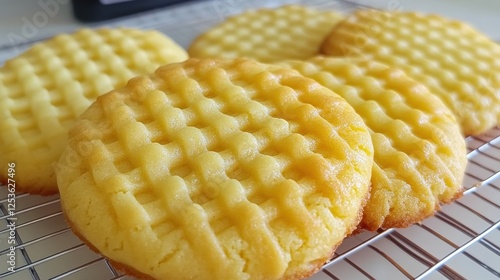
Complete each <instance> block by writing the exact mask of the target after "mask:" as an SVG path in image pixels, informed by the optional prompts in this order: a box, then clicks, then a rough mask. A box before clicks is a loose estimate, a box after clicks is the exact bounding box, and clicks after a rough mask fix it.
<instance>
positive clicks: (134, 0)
mask: <svg viewBox="0 0 500 280" xmlns="http://www.w3.org/2000/svg"><path fill="white" fill-rule="evenodd" d="M189 1H192V0H72V3H73V13H74V15H75V17H76V18H77V19H78V20H80V21H83V22H96V21H103V20H107V19H112V18H117V17H122V16H126V15H131V14H134V13H138V12H143V11H147V10H151V9H156V8H160V7H164V6H168V5H173V4H178V3H182V2H189Z"/></svg>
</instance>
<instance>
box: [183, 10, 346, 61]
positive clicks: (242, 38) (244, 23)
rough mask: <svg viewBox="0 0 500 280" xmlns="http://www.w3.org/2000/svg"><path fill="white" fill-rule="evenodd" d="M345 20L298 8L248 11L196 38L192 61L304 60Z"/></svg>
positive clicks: (315, 53)
mask: <svg viewBox="0 0 500 280" xmlns="http://www.w3.org/2000/svg"><path fill="white" fill-rule="evenodd" d="M342 18H343V15H341V14H340V13H338V12H336V11H320V10H315V9H313V8H308V7H305V6H299V5H286V6H282V7H279V8H275V9H258V10H251V11H247V12H244V13H241V14H238V15H235V16H231V17H229V18H227V19H226V20H225V21H223V22H222V23H220V24H219V25H217V26H215V27H213V28H211V29H209V30H208V31H207V32H205V33H203V34H202V35H200V36H199V37H198V38H196V39H195V40H194V41H193V43H192V44H191V46H190V47H189V48H188V53H189V55H190V56H191V57H199V58H211V57H212V58H213V57H226V58H238V57H248V58H252V59H256V60H259V61H261V62H276V61H280V60H284V59H305V58H310V57H312V56H314V55H317V54H318V53H319V47H320V45H321V42H322V41H323V39H324V38H325V36H326V35H327V34H328V32H330V31H331V29H332V28H333V26H334V25H335V24H336V23H337V22H339V21H340V20H341V19H342Z"/></svg>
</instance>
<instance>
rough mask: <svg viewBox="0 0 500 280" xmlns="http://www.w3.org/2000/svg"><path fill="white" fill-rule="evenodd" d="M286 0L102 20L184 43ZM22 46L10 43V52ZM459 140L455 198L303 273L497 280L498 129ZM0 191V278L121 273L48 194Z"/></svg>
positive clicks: (362, 237) (337, 5)
mask: <svg viewBox="0 0 500 280" xmlns="http://www.w3.org/2000/svg"><path fill="white" fill-rule="evenodd" d="M296 2H300V1H242V0H219V1H202V2H196V3H193V4H189V5H178V6H175V7H171V8H169V9H165V10H156V11H152V12H148V13H143V14H141V15H136V16H133V17H128V18H125V19H120V20H115V21H111V22H106V23H105V25H107V26H118V25H120V26H136V27H142V28H154V29H158V30H160V31H162V32H164V33H166V34H168V35H169V36H170V37H172V38H173V39H174V40H176V41H177V42H179V43H180V44H181V45H183V46H187V45H188V44H189V42H191V40H192V39H193V38H194V37H195V36H196V35H197V34H199V33H201V32H203V31H204V30H205V29H207V28H209V27H210V26H212V25H214V24H216V23H217V22H219V21H221V20H222V19H223V18H225V17H227V16H228V15H231V14H235V13H238V12H241V11H243V10H245V9H249V8H256V7H263V6H275V5H282V4H286V3H296ZM302 4H307V5H312V6H315V7H320V8H333V9H337V10H340V11H345V12H349V11H352V10H353V9H356V8H359V6H356V5H353V4H350V3H348V2H346V1H321V0H320V1H307V3H306V1H303V3H302ZM39 39H44V38H39ZM29 45H30V44H25V45H20V46H15V48H17V50H18V51H19V49H23V48H26V47H28V46H29ZM10 53H12V50H11V49H0V64H1V63H2V62H3V60H4V58H8V57H9V54H10ZM2 55H3V56H2ZM466 141H467V146H468V159H469V163H468V166H467V170H466V175H465V180H464V186H465V187H466V188H467V191H466V192H465V194H464V196H463V197H462V198H461V199H460V200H458V201H456V202H454V203H452V204H450V205H446V206H444V207H443V208H442V210H441V211H439V212H437V213H436V215H435V216H434V217H432V218H429V219H426V220H425V221H424V222H423V223H421V224H416V225H414V226H412V227H410V228H407V229H397V230H394V229H388V230H380V231H378V232H376V233H368V232H365V233H361V234H358V235H355V236H353V237H350V238H348V239H347V240H345V241H344V243H343V244H342V245H341V246H340V247H339V248H338V250H337V252H336V255H335V257H334V258H333V259H332V260H331V261H330V262H329V263H328V264H326V265H325V266H324V267H323V269H322V270H321V271H320V272H318V273H317V274H315V275H314V276H312V277H311V278H310V280H327V279H481V280H487V279H500V204H499V203H500V127H496V128H494V129H492V130H490V131H489V132H487V133H485V134H484V135H481V136H479V137H468V138H467V139H466ZM8 194H9V190H8V188H7V187H5V186H2V187H1V188H0V278H3V279H16V280H17V279H19V280H25V279H131V278H129V277H127V276H123V275H122V274H120V272H119V271H117V270H115V269H114V268H113V267H112V266H111V265H110V264H109V263H108V262H107V261H106V260H105V259H103V258H102V257H101V256H100V255H98V254H95V253H93V252H92V251H90V250H89V249H88V247H87V246H85V245H84V244H82V243H81V241H80V240H79V239H78V238H76V237H75V236H74V235H73V234H72V232H71V230H70V229H69V228H68V226H67V224H66V223H65V221H64V218H63V216H62V213H61V209H60V206H59V202H60V201H59V197H58V196H57V195H56V196H49V197H41V196H34V195H27V194H17V195H16V199H15V209H14V208H13V206H14V205H12V203H11V202H12V201H9V196H8ZM9 204H10V205H9ZM11 214H13V215H11ZM14 224H15V226H14ZM11 246H12V247H11ZM13 256H15V257H13ZM14 258H15V270H14V271H11V269H10V268H11V267H13V266H12V265H11V264H12V263H9V261H10V260H12V259H14Z"/></svg>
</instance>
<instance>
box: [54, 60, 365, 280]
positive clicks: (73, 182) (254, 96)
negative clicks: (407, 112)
mask: <svg viewBox="0 0 500 280" xmlns="http://www.w3.org/2000/svg"><path fill="white" fill-rule="evenodd" d="M372 164H373V147H372V144H371V140H370V135H369V132H368V129H367V127H366V125H365V124H364V123H363V121H362V119H361V118H360V117H359V116H358V115H357V114H356V113H355V112H354V110H353V108H352V107H351V106H349V105H348V104H347V102H345V100H343V99H342V98H340V97H339V96H338V95H336V94H334V93H333V92H332V91H330V90H328V89H327V88H325V87H323V86H321V85H320V84H318V83H316V82H315V81H313V80H311V79H308V78H305V77H303V76H301V75H300V74H298V73H297V72H296V71H294V70H291V69H287V68H284V67H277V66H270V65H264V64H260V63H257V62H255V61H252V60H247V59H236V60H232V59H231V60H221V59H203V60H198V59H189V60H187V61H186V62H184V63H180V64H171V65H167V66H164V67H161V68H159V69H158V70H157V71H156V72H155V73H154V74H151V75H149V76H142V77H137V78H134V79H132V80H131V81H130V82H129V83H128V84H127V86H126V87H125V88H123V89H119V90H115V91H112V92H110V93H108V94H105V95H103V96H101V97H99V98H98V100H97V102H96V103H95V104H93V105H92V106H90V108H89V109H88V110H87V111H86V112H85V113H83V114H82V116H81V118H80V119H79V120H78V122H77V123H76V125H75V126H74V127H73V128H72V129H71V131H70V136H69V142H68V146H67V147H66V148H65V150H64V152H63V155H62V157H61V159H60V161H59V165H58V172H57V178H58V183H59V187H60V195H61V203H62V208H63V211H64V213H65V215H66V216H67V219H68V221H69V222H70V223H71V224H72V228H73V230H74V231H75V233H76V234H77V235H79V236H80V237H81V238H82V239H83V240H85V241H86V242H87V243H88V244H90V245H91V246H92V247H93V248H94V249H95V250H97V251H99V252H100V253H102V254H103V255H104V256H106V257H107V258H109V259H111V260H112V261H113V262H114V263H115V264H117V265H118V267H121V268H125V270H126V271H128V272H129V273H132V274H134V275H136V276H140V277H146V276H147V277H152V278H155V279H299V278H302V277H306V276H308V275H310V274H312V273H313V272H315V271H317V270H318V269H320V268H321V266H322V265H323V264H324V263H325V261H327V260H328V259H329V258H330V257H331V255H332V253H333V251H334V249H335V247H336V246H337V245H338V244H339V243H340V242H341V241H342V239H343V238H344V237H345V236H346V235H347V234H349V233H350V232H352V231H353V230H354V229H355V228H356V226H357V224H358V222H359V220H360V219H361V213H360V211H361V209H362V206H363V205H364V202H365V199H366V198H367V195H368V192H369V181H370V177H371V168H372Z"/></svg>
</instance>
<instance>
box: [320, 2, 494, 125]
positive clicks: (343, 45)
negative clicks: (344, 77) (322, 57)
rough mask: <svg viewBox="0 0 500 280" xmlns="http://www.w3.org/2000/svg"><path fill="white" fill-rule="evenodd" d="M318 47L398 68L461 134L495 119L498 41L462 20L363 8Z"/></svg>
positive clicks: (340, 25)
mask: <svg viewBox="0 0 500 280" xmlns="http://www.w3.org/2000/svg"><path fill="white" fill-rule="evenodd" d="M321 50H322V53H324V54H327V55H334V56H361V57H364V58H366V59H373V60H376V61H380V62H382V63H384V64H387V65H389V66H392V67H397V68H401V69H403V70H404V71H405V72H407V74H408V76H410V77H411V78H413V79H415V80H417V81H419V82H421V83H423V84H424V85H425V86H426V87H428V88H429V90H430V91H431V92H432V93H434V94H436V95H437V96H439V98H440V99H441V100H443V102H444V103H445V104H446V105H447V106H448V107H449V108H450V109H451V110H452V112H453V113H454V114H455V116H456V118H457V120H458V122H459V123H460V125H461V127H462V132H463V133H464V134H465V135H478V134H481V133H483V132H485V131H486V130H488V129H490V128H492V127H494V126H495V125H497V124H500V94H498V92H499V91H500V74H499V73H500V45H498V44H496V43H495V42H493V41H491V40H490V39H489V38H487V37H486V36H485V35H483V34H481V33H480V32H479V31H478V30H476V29H474V28H473V27H471V26H469V25H468V24H466V23H462V22H459V21H455V20H451V19H446V18H443V17H441V16H438V15H425V14H421V13H415V12H386V11H375V10H362V11H358V12H356V13H354V14H353V15H350V16H348V17H347V18H346V19H345V20H344V21H342V22H341V23H339V24H338V25H337V26H336V27H335V28H334V29H333V30H332V32H331V33H330V34H329V35H328V37H327V39H326V40H325V41H324V43H323V44H322V47H321Z"/></svg>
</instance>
